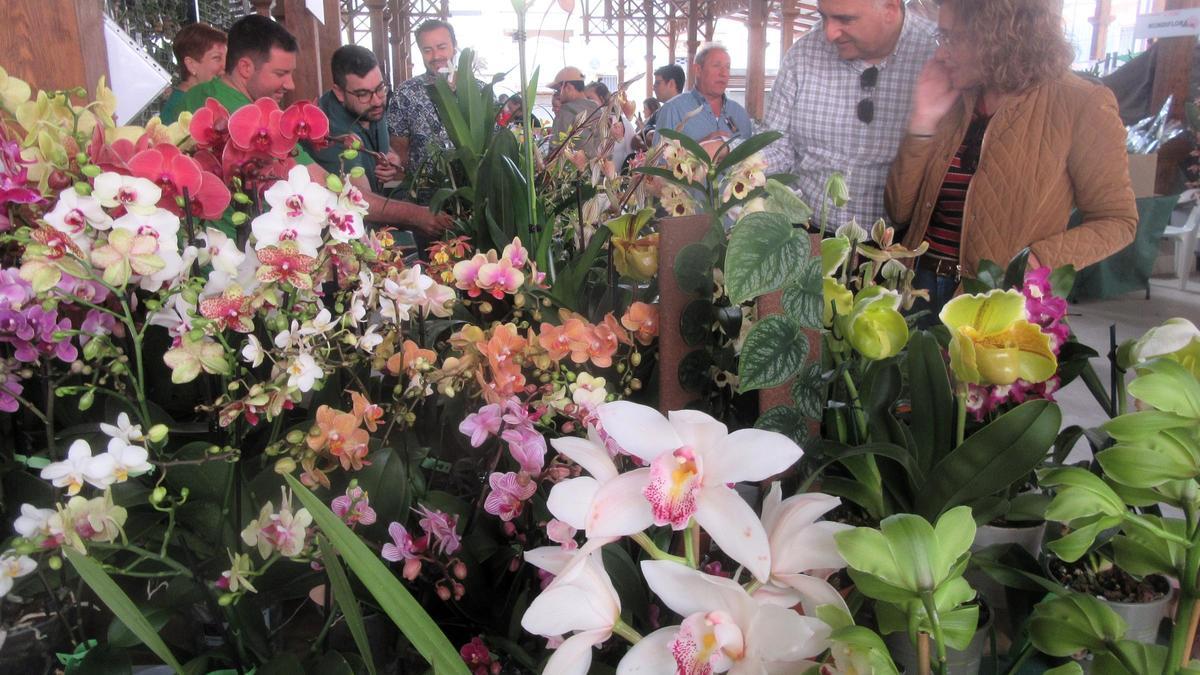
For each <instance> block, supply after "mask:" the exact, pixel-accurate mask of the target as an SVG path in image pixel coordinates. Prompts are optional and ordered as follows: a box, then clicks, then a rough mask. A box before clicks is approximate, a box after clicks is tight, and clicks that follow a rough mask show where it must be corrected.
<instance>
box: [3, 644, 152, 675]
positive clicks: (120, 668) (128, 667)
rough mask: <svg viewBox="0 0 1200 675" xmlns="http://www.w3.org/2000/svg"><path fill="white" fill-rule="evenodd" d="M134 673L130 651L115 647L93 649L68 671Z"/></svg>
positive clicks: (112, 674) (106, 674)
mask: <svg viewBox="0 0 1200 675" xmlns="http://www.w3.org/2000/svg"><path fill="white" fill-rule="evenodd" d="M18 663H20V661H18ZM50 672H54V671H50ZM132 672H133V665H132V662H131V661H130V658H129V651H128V650H127V649H125V648H122V647H114V646H113V645H96V646H95V647H92V648H91V649H89V650H88V651H87V653H86V654H84V655H83V658H82V659H81V660H79V661H78V662H75V663H72V664H71V665H70V666H68V667H67V669H66V675H129V674H130V673H132Z"/></svg>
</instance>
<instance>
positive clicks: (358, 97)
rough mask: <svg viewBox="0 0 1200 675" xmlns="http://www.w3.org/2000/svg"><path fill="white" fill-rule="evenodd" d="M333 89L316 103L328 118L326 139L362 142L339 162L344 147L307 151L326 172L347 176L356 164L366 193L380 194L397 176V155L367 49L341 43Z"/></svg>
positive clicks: (384, 90) (379, 78)
mask: <svg viewBox="0 0 1200 675" xmlns="http://www.w3.org/2000/svg"><path fill="white" fill-rule="evenodd" d="M331 70H332V71H333V88H332V89H330V90H329V91H327V92H325V94H324V95H323V96H321V98H320V99H318V100H317V105H318V106H320V108H321V110H323V111H324V112H325V116H326V117H328V118H329V135H330V136H346V135H350V134H353V135H355V136H357V137H358V140H359V141H360V142H361V143H362V148H361V149H360V150H359V153H358V156H357V157H355V158H354V159H351V160H345V159H342V156H341V155H342V152H343V151H344V150H345V147H344V146H342V145H340V144H337V143H335V144H333V145H330V146H328V147H326V148H324V149H322V150H316V149H315V148H312V147H311V146H308V144H307V143H306V147H307V148H308V151H309V153H310V154H311V155H312V156H313V158H314V159H315V160H316V161H317V163H318V164H320V165H321V166H322V167H323V168H324V169H325V170H326V171H328V172H330V173H348V172H349V171H350V170H351V169H353V168H354V167H356V166H361V167H362V168H363V171H365V172H366V178H367V181H368V182H369V183H370V185H371V192H375V193H377V194H385V191H384V186H385V185H386V184H387V183H390V182H392V181H393V180H395V179H396V178H397V176H398V174H399V168H400V157H399V156H398V155H397V154H396V153H395V152H392V149H391V146H390V145H389V141H388V129H387V124H386V123H385V122H384V121H383V112H384V108H385V106H386V105H387V98H388V85H387V83H386V82H384V81H383V74H382V73H380V71H379V64H378V63H377V62H376V61H375V55H374V54H372V53H371V50H369V49H366V48H365V47H359V46H358V45H345V46H343V47H339V48H338V50H337V51H335V52H334V53H333V61H332V63H331Z"/></svg>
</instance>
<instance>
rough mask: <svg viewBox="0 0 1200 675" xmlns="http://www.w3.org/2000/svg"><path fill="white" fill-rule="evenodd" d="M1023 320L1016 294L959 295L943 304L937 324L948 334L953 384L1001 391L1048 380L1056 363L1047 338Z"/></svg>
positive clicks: (1021, 302) (1022, 299)
mask: <svg viewBox="0 0 1200 675" xmlns="http://www.w3.org/2000/svg"><path fill="white" fill-rule="evenodd" d="M1025 316H1026V315H1025V296H1024V295H1022V294H1021V293H1019V292H1017V291H999V290H995V291H989V292H988V293H987V294H985V295H962V296H959V297H957V298H954V299H953V300H951V301H950V302H949V303H947V304H946V306H945V307H944V308H942V312H941V314H940V318H941V320H942V323H944V324H945V325H946V327H947V328H949V329H950V336H951V337H950V367H951V368H952V369H953V371H954V375H955V377H956V378H957V379H958V381H959V382H961V383H964V384H968V383H969V384H984V385H1003V384H1012V383H1013V382H1016V381H1017V380H1018V379H1020V380H1024V381H1026V382H1029V383H1038V382H1044V381H1045V380H1048V379H1050V378H1051V377H1053V376H1054V373H1055V372H1056V371H1057V369H1058V360H1057V359H1056V358H1055V357H1054V352H1053V351H1052V350H1051V349H1050V338H1049V336H1047V335H1046V334H1045V333H1043V332H1042V331H1041V329H1040V328H1038V327H1037V326H1035V325H1034V324H1032V323H1030V322H1029V321H1028V320H1027V319H1026V318H1025Z"/></svg>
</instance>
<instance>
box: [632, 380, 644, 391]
mask: <svg viewBox="0 0 1200 675" xmlns="http://www.w3.org/2000/svg"><path fill="white" fill-rule="evenodd" d="M629 388H630V389H632V390H634V391H641V389H642V381H641V380H639V379H637V378H636V377H635V378H633V379H632V380H630V382H629Z"/></svg>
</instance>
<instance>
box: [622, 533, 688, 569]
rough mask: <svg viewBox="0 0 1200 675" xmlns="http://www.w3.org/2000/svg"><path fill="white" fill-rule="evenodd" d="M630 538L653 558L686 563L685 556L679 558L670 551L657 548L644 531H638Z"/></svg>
mask: <svg viewBox="0 0 1200 675" xmlns="http://www.w3.org/2000/svg"><path fill="white" fill-rule="evenodd" d="M632 539H633V541H634V542H635V543H636V544H637V545H638V546H641V547H642V550H644V551H645V552H646V553H648V554H649V555H650V557H651V558H653V559H655V560H669V561H671V562H676V563H680V564H684V565H686V564H687V563H688V561H687V559H686V558H680V557H679V556H677V555H671V554H670V553H667V552H666V551H664V550H662V549H661V548H659V547H658V546H656V545H655V543H654V542H653V541H651V539H650V537H649V536H648V535H647V534H646V533H645V532H639V533H637V534H635V535H633V537H632Z"/></svg>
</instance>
